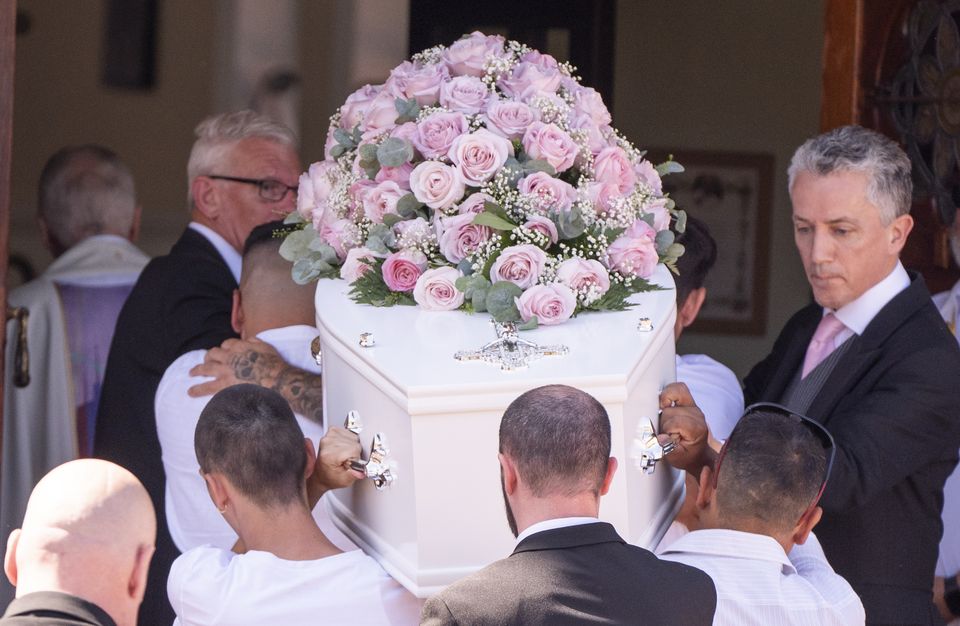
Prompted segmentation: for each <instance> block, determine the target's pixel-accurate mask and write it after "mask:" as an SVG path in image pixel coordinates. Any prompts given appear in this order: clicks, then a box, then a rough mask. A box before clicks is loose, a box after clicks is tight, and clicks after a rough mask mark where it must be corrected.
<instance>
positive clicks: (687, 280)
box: [674, 215, 717, 307]
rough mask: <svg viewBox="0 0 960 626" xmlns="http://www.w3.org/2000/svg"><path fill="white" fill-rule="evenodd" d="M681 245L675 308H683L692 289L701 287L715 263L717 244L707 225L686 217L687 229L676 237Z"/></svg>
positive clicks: (676, 278) (676, 277) (691, 217)
mask: <svg viewBox="0 0 960 626" xmlns="http://www.w3.org/2000/svg"><path fill="white" fill-rule="evenodd" d="M677 242H678V243H681V244H683V248H684V251H683V254H682V255H681V256H680V258H679V259H677V276H674V279H675V280H676V283H677V306H678V307H680V306H683V303H684V302H686V300H687V296H689V295H690V292H692V291H693V290H694V289H700V288H701V287H703V284H704V281H706V279H707V274H708V273H709V272H710V270H711V269H712V268H713V265H714V263H716V262H717V242H716V241H714V240H713V237H712V236H711V235H710V229H709V228H707V225H706V224H704V223H703V222H701V221H700V220H698V219H697V218H695V217H693V216H692V215H690V216H688V217H687V228H686V230H684V231H683V233H682V234H681V235H680V236H679V237H677Z"/></svg>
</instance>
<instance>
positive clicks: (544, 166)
mask: <svg viewBox="0 0 960 626" xmlns="http://www.w3.org/2000/svg"><path fill="white" fill-rule="evenodd" d="M534 172H544V173H546V174H549V175H550V176H556V175H557V170H556V168H554V167H553V166H552V165H550V164H549V163H547V162H546V161H544V160H543V159H530V160H529V161H525V162H524V164H523V173H524V174H533V173H534Z"/></svg>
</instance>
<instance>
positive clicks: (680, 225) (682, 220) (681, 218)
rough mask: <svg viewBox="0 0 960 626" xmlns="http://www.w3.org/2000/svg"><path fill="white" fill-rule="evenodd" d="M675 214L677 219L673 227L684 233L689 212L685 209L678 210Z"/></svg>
mask: <svg viewBox="0 0 960 626" xmlns="http://www.w3.org/2000/svg"><path fill="white" fill-rule="evenodd" d="M674 215H675V216H676V218H677V221H676V222H674V224H673V228H674V229H675V230H676V231H677V232H678V233H684V232H686V230H687V212H686V211H684V210H683V209H680V210H678V211H677V212H676V213H674Z"/></svg>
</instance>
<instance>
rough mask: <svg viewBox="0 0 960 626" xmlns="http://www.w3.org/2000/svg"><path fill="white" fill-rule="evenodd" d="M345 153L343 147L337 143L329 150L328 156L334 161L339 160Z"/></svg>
mask: <svg viewBox="0 0 960 626" xmlns="http://www.w3.org/2000/svg"><path fill="white" fill-rule="evenodd" d="M346 151H347V149H346V148H344V147H343V144H339V143H338V144H336V145H335V146H333V147H332V148H330V156H332V157H333V158H335V159H339V158H340V157H342V156H343V155H344V154H345V153H346Z"/></svg>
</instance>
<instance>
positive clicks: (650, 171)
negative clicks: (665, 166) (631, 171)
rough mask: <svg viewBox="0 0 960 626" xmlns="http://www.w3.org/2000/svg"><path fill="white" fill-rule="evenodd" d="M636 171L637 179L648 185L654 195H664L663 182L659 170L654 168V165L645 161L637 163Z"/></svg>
mask: <svg viewBox="0 0 960 626" xmlns="http://www.w3.org/2000/svg"><path fill="white" fill-rule="evenodd" d="M635 171H636V173H637V179H638V180H639V181H640V182H642V183H644V184H646V185H648V186H649V187H650V189H652V190H653V193H656V194H660V193H663V182H662V181H661V180H660V174H658V173H657V168H655V167H654V166H653V163H651V162H650V161H648V160H646V159H643V160H642V161H640V162H639V163H637V165H636V167H635Z"/></svg>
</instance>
